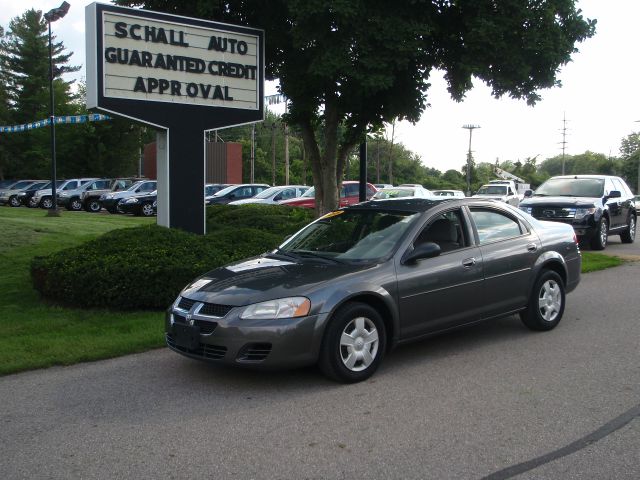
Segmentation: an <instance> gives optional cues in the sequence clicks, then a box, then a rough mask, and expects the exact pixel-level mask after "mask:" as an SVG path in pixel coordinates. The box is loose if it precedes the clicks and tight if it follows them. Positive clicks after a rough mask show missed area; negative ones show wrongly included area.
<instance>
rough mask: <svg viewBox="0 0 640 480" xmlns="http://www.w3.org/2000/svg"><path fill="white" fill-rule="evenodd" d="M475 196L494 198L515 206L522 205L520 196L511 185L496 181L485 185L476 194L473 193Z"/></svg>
mask: <svg viewBox="0 0 640 480" xmlns="http://www.w3.org/2000/svg"><path fill="white" fill-rule="evenodd" d="M473 198H492V199H494V200H500V201H501V202H504V203H508V204H509V205H513V206H514V207H517V206H518V205H520V198H519V197H518V195H517V194H516V192H514V191H513V189H512V188H511V187H510V186H509V185H501V184H494V183H490V184H488V185H483V186H482V187H480V189H479V190H478V191H477V192H476V194H475V195H473Z"/></svg>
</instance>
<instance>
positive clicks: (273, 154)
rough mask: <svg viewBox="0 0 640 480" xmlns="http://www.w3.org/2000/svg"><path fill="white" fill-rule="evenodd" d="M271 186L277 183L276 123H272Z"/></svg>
mask: <svg viewBox="0 0 640 480" xmlns="http://www.w3.org/2000/svg"><path fill="white" fill-rule="evenodd" d="M271 169H272V170H271V173H272V175H271V178H272V180H271V186H272V187H275V185H276V123H275V122H273V123H272V124H271Z"/></svg>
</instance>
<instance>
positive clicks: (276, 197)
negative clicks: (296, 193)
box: [273, 194, 282, 202]
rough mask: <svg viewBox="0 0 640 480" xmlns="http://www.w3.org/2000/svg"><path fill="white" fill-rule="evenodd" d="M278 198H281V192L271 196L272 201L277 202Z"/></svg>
mask: <svg viewBox="0 0 640 480" xmlns="http://www.w3.org/2000/svg"><path fill="white" fill-rule="evenodd" d="M280 200H282V195H281V194H278V195H276V196H275V197H273V201H274V202H279V201H280Z"/></svg>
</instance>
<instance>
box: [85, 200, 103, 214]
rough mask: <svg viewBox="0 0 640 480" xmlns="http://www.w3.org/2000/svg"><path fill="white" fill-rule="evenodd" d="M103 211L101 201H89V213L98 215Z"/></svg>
mask: <svg viewBox="0 0 640 480" xmlns="http://www.w3.org/2000/svg"><path fill="white" fill-rule="evenodd" d="M101 209H102V204H101V203H100V200H89V201H88V202H87V205H86V210H87V212H92V213H98V212H99V211H100V210H101Z"/></svg>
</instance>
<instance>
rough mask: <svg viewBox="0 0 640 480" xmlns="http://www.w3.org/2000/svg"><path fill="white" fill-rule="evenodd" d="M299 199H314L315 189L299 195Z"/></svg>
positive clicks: (312, 188)
mask: <svg viewBox="0 0 640 480" xmlns="http://www.w3.org/2000/svg"><path fill="white" fill-rule="evenodd" d="M300 198H316V189H315V187H311V188H310V189H309V190H307V191H306V192H304V193H303V194H302V195H300Z"/></svg>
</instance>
